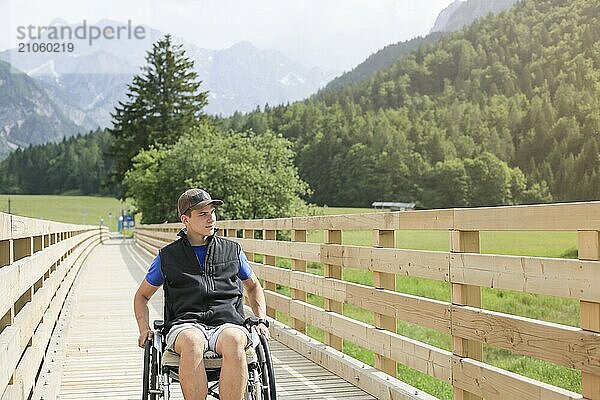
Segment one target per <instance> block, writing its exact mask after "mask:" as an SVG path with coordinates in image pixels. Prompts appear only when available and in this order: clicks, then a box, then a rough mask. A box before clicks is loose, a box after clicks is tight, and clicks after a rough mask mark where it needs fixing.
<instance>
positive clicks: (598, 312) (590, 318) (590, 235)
mask: <svg viewBox="0 0 600 400" xmlns="http://www.w3.org/2000/svg"><path fill="white" fill-rule="evenodd" d="M578 241H579V246H578V253H579V255H578V257H579V258H580V259H583V260H595V261H597V260H600V231H598V230H596V231H579V232H578ZM596 274H597V275H600V266H599V268H597V269H596ZM596 290H598V288H597V287H596ZM579 313H580V326H581V329H584V330H586V331H588V332H595V333H600V302H590V301H584V300H582V301H580V303H579ZM581 391H582V394H583V396H584V397H585V398H586V399H590V400H599V399H600V371H595V373H592V372H589V371H582V372H581Z"/></svg>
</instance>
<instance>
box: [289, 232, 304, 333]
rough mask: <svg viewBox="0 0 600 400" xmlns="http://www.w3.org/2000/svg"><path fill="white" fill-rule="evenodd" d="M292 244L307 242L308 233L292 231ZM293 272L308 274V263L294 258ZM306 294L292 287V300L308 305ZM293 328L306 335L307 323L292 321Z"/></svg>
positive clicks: (294, 319)
mask: <svg viewBox="0 0 600 400" xmlns="http://www.w3.org/2000/svg"><path fill="white" fill-rule="evenodd" d="M292 242H306V231H305V230H299V229H292ZM292 271H299V272H306V261H305V260H300V259H297V258H292ZM306 298H307V297H306V292H305V291H303V290H298V289H297V288H295V287H292V299H294V300H299V301H302V302H305V303H306ZM292 327H293V328H294V329H295V330H297V331H298V332H302V333H306V323H305V322H304V321H302V320H300V319H297V318H293V319H292Z"/></svg>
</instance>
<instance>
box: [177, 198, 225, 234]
mask: <svg viewBox="0 0 600 400" xmlns="http://www.w3.org/2000/svg"><path fill="white" fill-rule="evenodd" d="M215 211H216V209H215V206H213V205H212V204H209V205H207V206H206V207H204V208H201V209H199V210H192V211H191V213H190V216H189V217H188V216H187V215H184V216H183V217H184V218H187V221H188V224H186V226H187V228H188V230H191V231H193V232H194V233H196V234H199V235H203V236H210V235H212V234H213V233H215V224H216V223H217V215H216V213H215ZM184 224H185V221H184Z"/></svg>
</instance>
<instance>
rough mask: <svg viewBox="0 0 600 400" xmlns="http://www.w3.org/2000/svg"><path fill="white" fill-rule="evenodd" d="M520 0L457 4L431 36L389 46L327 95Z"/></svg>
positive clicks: (340, 80)
mask: <svg viewBox="0 0 600 400" xmlns="http://www.w3.org/2000/svg"><path fill="white" fill-rule="evenodd" d="M517 1H518V0H467V1H464V0H455V1H454V2H452V3H451V4H450V5H449V6H448V7H446V8H445V9H443V10H442V11H441V12H440V13H439V15H438V16H437V19H436V21H435V24H434V26H433V28H431V31H430V33H429V34H428V35H426V36H424V37H417V38H413V39H410V40H407V41H403V42H398V43H394V44H390V45H387V46H385V47H384V48H383V49H381V50H379V51H377V52H375V53H374V54H372V55H370V56H369V57H368V58H367V59H366V60H365V61H363V62H362V63H360V64H359V65H358V66H356V67H355V68H353V69H352V70H351V71H348V72H345V73H344V74H342V75H341V76H339V77H337V78H335V79H333V80H332V81H331V82H329V83H328V84H327V86H326V87H325V89H324V91H325V92H327V91H328V90H331V89H338V88H341V87H343V86H344V85H345V84H348V83H352V82H358V81H360V80H362V79H364V78H365V77H367V76H369V75H371V74H374V73H375V72H377V71H379V70H381V69H384V68H386V67H388V66H390V65H392V63H394V62H395V61H397V60H398V59H399V58H400V57H402V56H404V55H406V54H409V53H411V52H413V51H415V50H417V49H418V48H419V47H421V46H424V45H427V44H432V43H435V42H437V41H438V40H439V39H440V38H441V37H442V36H443V34H445V33H448V32H453V31H457V30H459V29H461V28H462V27H463V26H465V25H468V24H470V23H472V22H473V21H475V20H477V19H479V18H481V17H484V16H487V15H488V14H490V13H491V14H497V13H499V12H501V11H504V10H507V9H509V8H510V7H511V6H512V5H513V4H515V3H516V2H517Z"/></svg>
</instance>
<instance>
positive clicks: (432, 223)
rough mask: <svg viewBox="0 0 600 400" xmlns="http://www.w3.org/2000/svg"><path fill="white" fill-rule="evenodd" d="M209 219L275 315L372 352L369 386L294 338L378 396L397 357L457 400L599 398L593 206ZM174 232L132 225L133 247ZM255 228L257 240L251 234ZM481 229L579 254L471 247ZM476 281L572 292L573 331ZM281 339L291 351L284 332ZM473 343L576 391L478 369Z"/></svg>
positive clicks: (599, 309) (599, 266)
mask: <svg viewBox="0 0 600 400" xmlns="http://www.w3.org/2000/svg"><path fill="white" fill-rule="evenodd" d="M219 226H220V227H221V228H222V229H223V234H224V235H226V236H228V237H231V238H232V239H233V240H236V241H238V242H239V243H240V244H242V246H243V248H244V251H245V252H246V254H247V255H248V258H249V259H250V260H251V261H252V260H253V259H254V255H256V254H261V255H263V258H262V260H263V262H262V263H252V266H253V268H254V271H255V273H256V274H257V276H259V277H260V278H261V279H262V280H264V282H265V288H266V289H267V290H266V296H267V303H268V306H269V310H268V313H269V315H270V316H273V317H274V316H275V314H274V312H275V310H277V311H279V312H282V313H284V314H287V315H289V316H290V317H291V318H292V324H293V326H294V328H295V329H296V330H298V331H300V332H304V331H305V328H306V325H312V326H314V327H317V328H319V329H321V330H323V331H324V332H325V341H326V343H327V344H328V345H329V346H331V347H333V348H335V349H337V350H341V349H342V344H343V341H350V342H352V343H355V344H357V345H359V346H362V347H363V348H365V349H368V350H370V351H372V352H374V353H375V355H376V360H375V361H376V368H378V369H379V370H381V371H384V372H386V373H388V374H390V378H389V379H378V380H376V381H377V382H376V383H377V384H374V380H373V379H371V378H366V377H365V375H364V374H362V372H364V371H362V372H361V368H362V369H363V370H364V365H363V366H362V367H361V366H360V365H358V364H353V365H354V367H352V366H351V365H350V366H349V364H348V363H347V362H346V363H344V362H343V361H340V359H339V357H338V358H337V359H333V358H332V357H330V356H328V355H325V356H324V355H322V354H321V355H315V353H318V352H319V351H321V350H323V349H321V348H319V347H318V346H316V347H315V346H312V347H311V346H306V345H296V346H297V347H298V349H299V351H301V352H302V353H303V354H305V355H307V356H308V357H313V358H314V357H317V358H318V360H319V362H320V363H321V364H322V365H324V366H325V367H326V368H328V369H330V370H332V371H333V372H335V373H337V374H338V375H340V376H342V377H344V378H346V379H347V380H349V381H352V382H353V383H355V384H357V386H359V387H361V388H363V389H364V390H366V391H368V392H370V393H372V394H373V395H375V396H376V397H378V398H382V399H392V398H396V397H395V396H396V395H398V393H402V396H405V397H406V394H405V392H406V391H405V390H404V389H405V388H404V389H402V390H399V391H398V392H395V387H396V385H397V381H396V380H395V379H394V378H395V377H396V363H401V364H404V365H406V366H408V367H411V368H414V369H415V370H417V371H420V372H422V373H424V374H427V375H429V376H432V377H435V378H437V379H439V380H441V381H443V382H446V383H449V384H451V385H453V388H454V397H455V398H456V399H478V398H487V399H535V400H541V399H580V398H583V397H585V398H587V399H600V334H599V332H600V262H599V261H598V260H599V259H600V249H599V248H600V236H599V231H600V202H587V203H570V204H552V205H535V206H513V207H493V208H475V209H446V210H427V211H409V212H390V213H372V214H360V215H338V216H322V217H321V216H320V217H297V218H283V219H270V220H238V221H220V222H219ZM180 228H181V224H162V225H146V226H141V227H140V228H138V229H136V238H137V242H138V243H139V244H140V245H141V246H143V247H145V248H146V249H148V250H149V251H151V252H153V253H155V252H156V250H157V249H158V248H159V247H161V246H163V245H164V244H165V243H166V242H169V241H172V240H173V239H175V232H177V231H178V230H179V229H180ZM314 230H323V231H324V238H325V239H324V243H307V242H306V238H307V231H314ZM349 230H363V231H364V230H370V231H372V232H373V246H372V247H366V246H349V245H344V244H342V243H343V240H342V235H343V232H344V231H349ZM399 230H444V231H448V232H449V242H450V251H420V250H406V249H399V248H394V246H395V242H396V240H395V235H396V233H397V231H399ZM257 231H258V232H261V233H260V234H258V236H260V237H262V239H254V233H255V232H257ZM277 231H291V239H292V240H291V241H283V240H274V238H275V234H276V232H277ZM482 231H576V232H578V243H579V245H578V257H579V259H557V258H543V257H529V256H507V255H496V254H479V253H480V232H482ZM238 236H241V237H238ZM277 257H283V258H286V259H291V260H292V268H291V269H286V268H280V267H276V266H275V260H276V258H277ZM307 262H317V263H321V264H322V266H323V276H320V275H316V274H311V273H307V272H306V263H307ZM344 268H358V269H363V270H367V271H371V272H372V273H373V281H374V286H373V287H371V286H365V285H361V284H356V283H352V282H347V281H344V280H343V279H342V277H343V270H344ZM397 276H400V277H402V276H411V277H418V278H427V279H433V280H438V281H444V282H448V283H449V286H450V288H451V289H450V290H451V293H450V296H449V298H450V299H451V301H439V300H433V299H429V298H426V297H419V296H414V295H409V294H405V293H400V292H397V291H396V277H397ZM276 285H283V286H287V287H290V288H291V297H287V296H284V295H282V294H280V293H278V292H277V291H276V290H275V286H276ZM482 288H493V289H506V290H511V291H517V292H525V293H532V294H537V295H548V296H557V297H562V298H569V299H577V300H578V301H579V302H580V321H581V322H580V327H579V328H575V327H571V326H566V325H560V324H556V323H550V322H546V321H541V320H535V319H531V318H525V317H522V316H517V315H511V314H506V313H500V312H494V311H490V310H486V309H483V308H482V305H481V291H482ZM306 293H312V294H314V295H317V296H322V297H323V298H324V308H320V307H317V306H315V305H312V304H309V303H307V301H306ZM344 303H345V304H351V305H353V306H357V307H360V308H362V309H365V310H368V311H371V312H373V315H374V324H375V325H370V324H366V323H364V322H361V321H357V320H354V319H352V318H349V317H347V316H345V315H343V314H342V307H341V305H342V304H344ZM398 320H401V321H406V322H409V323H413V324H417V325H420V326H423V327H426V328H432V329H435V330H437V331H440V332H443V333H447V334H449V335H451V336H452V342H453V346H452V351H447V350H444V349H440V348H437V347H434V346H431V345H429V344H426V343H422V342H419V341H417V340H414V339H410V338H407V337H404V336H401V335H399V334H397V333H396V323H397V321H398ZM287 337H288V338H289V337H291V336H289V335H288V336H287ZM283 340H284V342H285V344H287V345H289V346H291V347H293V346H294V341H293V340H292V339H289V340H287V339H286V338H285V337H284V338H283ZM483 343H486V344H490V345H493V346H496V347H499V348H503V349H507V350H510V351H512V352H515V353H520V354H523V355H526V356H531V357H534V358H537V359H541V360H546V361H550V362H552V363H556V364H559V365H562V366H566V367H569V368H574V369H577V370H580V371H581V373H582V392H583V393H582V394H579V393H575V392H572V391H568V390H565V389H562V388H559V387H556V386H552V385H549V384H547V383H543V382H540V381H537V380H534V379H530V378H527V377H523V376H521V375H518V374H515V373H513V372H510V371H506V370H504V369H501V368H497V367H494V366H492V365H489V364H486V363H484V362H483V361H482V360H483ZM390 382H391V383H390ZM582 395H583V396H582ZM423 396H424V395H423ZM417 397H418V396H417Z"/></svg>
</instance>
